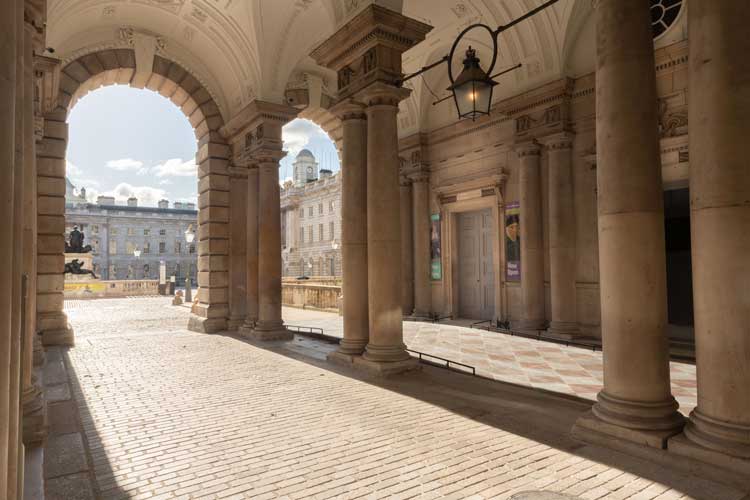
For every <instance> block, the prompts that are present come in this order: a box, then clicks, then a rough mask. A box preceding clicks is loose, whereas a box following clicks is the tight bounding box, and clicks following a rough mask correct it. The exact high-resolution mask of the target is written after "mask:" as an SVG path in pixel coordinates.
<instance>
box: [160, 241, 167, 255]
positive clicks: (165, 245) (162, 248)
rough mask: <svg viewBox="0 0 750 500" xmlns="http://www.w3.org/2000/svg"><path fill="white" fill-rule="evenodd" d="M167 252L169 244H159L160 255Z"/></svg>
mask: <svg viewBox="0 0 750 500" xmlns="http://www.w3.org/2000/svg"><path fill="white" fill-rule="evenodd" d="M166 251H167V244H166V243H165V242H163V241H160V242H159V253H164V252H166Z"/></svg>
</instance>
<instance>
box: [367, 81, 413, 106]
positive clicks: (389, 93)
mask: <svg viewBox="0 0 750 500" xmlns="http://www.w3.org/2000/svg"><path fill="white" fill-rule="evenodd" d="M410 94H411V90H410V89H407V88H403V87H396V86H394V85H390V84H388V83H384V82H375V83H373V84H372V85H369V86H367V87H366V88H364V89H362V90H360V91H359V92H358V93H357V95H356V97H357V99H358V100H359V101H361V102H363V103H365V104H366V105H367V106H368V107H371V106H395V107H398V103H400V102H401V101H403V100H404V99H406V98H407V97H409V95H410Z"/></svg>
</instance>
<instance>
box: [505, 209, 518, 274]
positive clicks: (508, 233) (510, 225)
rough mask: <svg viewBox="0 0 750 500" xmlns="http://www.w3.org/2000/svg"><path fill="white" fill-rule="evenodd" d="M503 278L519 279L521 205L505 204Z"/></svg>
mask: <svg viewBox="0 0 750 500" xmlns="http://www.w3.org/2000/svg"><path fill="white" fill-rule="evenodd" d="M504 239H505V279H506V280H507V281H521V205H520V203H519V202H517V201H516V202H513V203H508V204H507V205H505V238H504Z"/></svg>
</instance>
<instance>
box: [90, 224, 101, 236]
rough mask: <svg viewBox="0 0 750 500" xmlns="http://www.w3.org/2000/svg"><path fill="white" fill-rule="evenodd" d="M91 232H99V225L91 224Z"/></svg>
mask: <svg viewBox="0 0 750 500" xmlns="http://www.w3.org/2000/svg"><path fill="white" fill-rule="evenodd" d="M91 232H92V233H94V234H99V226H97V225H96V224H94V225H93V226H91Z"/></svg>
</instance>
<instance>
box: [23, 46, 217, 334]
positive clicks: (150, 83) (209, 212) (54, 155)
mask: <svg viewBox="0 0 750 500" xmlns="http://www.w3.org/2000/svg"><path fill="white" fill-rule="evenodd" d="M153 42H154V45H153V47H152V50H151V52H150V53H148V50H147V51H146V53H145V54H144V51H143V50H139V46H137V45H136V48H135V49H129V48H126V49H108V50H102V51H98V52H93V53H89V54H86V55H84V56H81V57H79V58H77V59H75V60H73V61H71V62H69V63H68V64H66V65H65V66H64V67H63V68H62V69H61V70H60V73H59V93H58V96H57V103H56V107H54V109H53V111H51V112H48V113H46V114H45V115H44V123H43V124H37V129H38V130H37V131H38V134H39V135H41V136H42V139H41V141H40V143H39V148H38V152H37V161H38V172H37V180H38V182H37V185H38V192H37V196H38V241H39V244H38V251H37V255H38V263H39V265H38V268H39V273H38V288H37V314H38V318H39V330H41V332H42V334H43V341H44V343H45V344H47V345H54V344H67V345H70V344H73V343H74V337H73V330H72V329H71V327H70V325H69V324H68V321H67V317H66V316H65V313H64V312H63V288H64V275H63V266H64V255H63V252H64V231H65V153H66V148H67V142H68V125H67V123H66V120H67V116H68V113H69V112H70V110H71V109H72V107H73V106H74V105H75V104H76V102H77V101H78V99H79V98H80V97H82V96H83V95H85V94H86V93H87V92H89V91H91V90H94V89H96V88H99V87H101V86H105V85H114V84H122V85H132V86H134V87H137V88H148V89H150V90H153V91H155V92H158V93H159V94H161V95H163V96H164V97H166V98H168V99H170V100H171V101H172V102H173V103H174V104H175V105H176V106H178V107H179V108H180V109H181V110H182V112H183V113H184V114H185V116H186V117H187V118H188V120H189V121H190V124H191V125H192V126H193V128H194V130H195V137H196V141H197V146H198V147H197V150H198V152H197V154H196V164H197V165H198V295H197V300H198V302H197V304H196V305H195V306H193V309H192V315H191V319H190V322H189V328H190V329H192V330H195V331H202V332H216V331H220V330H223V329H225V328H226V324H227V317H228V314H229V306H228V290H227V284H228V251H229V185H230V181H229V172H228V163H229V157H230V149H229V146H228V145H227V143H226V141H225V140H224V139H223V138H222V136H221V134H220V133H219V130H220V129H221V127H222V126H223V125H224V118H223V117H222V115H221V111H220V109H219V107H218V105H217V103H216V101H215V99H214V98H213V97H212V95H211V94H210V93H209V91H208V90H207V89H206V88H205V87H204V85H202V84H201V82H200V81H199V80H198V79H197V78H196V77H195V76H194V75H192V74H191V73H190V72H188V71H187V70H185V69H184V68H182V67H181V66H180V65H178V64H176V63H174V62H171V61H169V60H168V59H165V58H164V57H161V56H160V55H158V54H157V51H158V47H157V45H156V40H153Z"/></svg>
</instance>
